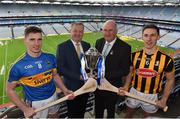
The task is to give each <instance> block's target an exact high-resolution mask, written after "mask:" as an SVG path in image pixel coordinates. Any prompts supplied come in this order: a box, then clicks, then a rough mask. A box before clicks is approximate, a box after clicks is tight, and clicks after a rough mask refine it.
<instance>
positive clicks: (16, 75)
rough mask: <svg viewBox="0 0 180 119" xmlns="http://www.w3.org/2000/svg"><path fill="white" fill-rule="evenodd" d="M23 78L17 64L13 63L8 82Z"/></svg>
mask: <svg viewBox="0 0 180 119" xmlns="http://www.w3.org/2000/svg"><path fill="white" fill-rule="evenodd" d="M20 78H21V75H20V72H19V70H18V68H17V66H16V65H13V66H12V68H11V69H10V72H9V78H8V82H12V81H18V80H19V79H20Z"/></svg>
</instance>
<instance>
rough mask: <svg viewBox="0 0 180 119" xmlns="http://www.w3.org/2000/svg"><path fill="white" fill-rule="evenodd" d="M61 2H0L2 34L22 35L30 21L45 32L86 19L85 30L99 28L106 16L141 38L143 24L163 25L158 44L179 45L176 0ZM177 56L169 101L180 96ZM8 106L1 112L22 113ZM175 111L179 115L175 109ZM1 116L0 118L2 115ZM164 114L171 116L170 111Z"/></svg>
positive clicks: (120, 29) (59, 30)
mask: <svg viewBox="0 0 180 119" xmlns="http://www.w3.org/2000/svg"><path fill="white" fill-rule="evenodd" d="M46 1H48V0H46ZM52 1H53V0H52ZM0 2H1V1H0ZM56 2H57V1H56ZM58 3H59V4H41V3H37V4H30V3H24V4H16V3H0V38H1V39H4V38H13V39H15V38H18V37H22V36H23V31H24V29H25V27H26V26H27V25H38V26H39V27H41V28H42V29H43V31H44V33H43V34H44V35H45V36H47V35H49V34H64V33H69V30H70V23H71V22H74V21H81V22H84V25H85V32H98V31H100V30H101V28H102V24H103V22H104V21H105V20H107V19H115V20H116V21H117V22H118V34H120V35H122V36H128V37H132V38H135V39H136V40H140V39H141V34H142V33H141V30H142V27H143V25H144V24H146V23H155V24H157V25H158V26H159V27H161V38H160V40H159V41H158V45H160V46H163V47H170V48H173V49H180V35H179V34H180V7H179V6H180V4H179V3H177V2H175V3H174V4H171V5H166V4H165V3H162V4H159V3H157V4H158V5H156V3H148V2H147V3H144V2H143V3H142V4H140V3H125V2H123V3H121V2H119V3H115V4H113V3H110V4H109V5H107V4H103V3H98V2H85V3H83V2H82V1H81V2H77V1H75V2H74V1H73V0H71V1H69V2H67V1H66V0H65V1H62V4H61V0H60V2H58ZM83 4H87V5H83ZM117 4H118V5H117ZM136 4H138V5H136ZM168 4H169V3H168ZM52 6H53V7H52ZM9 8H11V9H9ZM32 8H33V9H32ZM174 59H175V67H176V72H175V73H176V74H175V78H176V87H175V88H174V89H173V91H172V94H171V98H170V99H169V104H170V103H171V102H173V101H174V100H175V99H176V98H177V97H178V96H180V82H179V81H180V80H179V79H180V67H179V66H180V56H179V55H178V54H177V55H175V56H174ZM60 96H62V95H60ZM93 97H94V95H93V94H91V95H90V98H89V102H88V104H89V106H88V107H87V111H89V110H92V109H93V106H92V104H93ZM122 105H124V103H122ZM122 105H121V104H118V107H117V110H121V109H122V108H124V107H123V106H122ZM174 105H175V104H174V103H173V106H174ZM9 110H11V111H9ZM9 110H8V109H4V108H3V109H1V110H0V112H3V115H4V116H5V115H6V114H8V117H9V118H13V117H14V118H16V116H17V115H18V116H17V117H20V116H19V115H21V116H23V115H22V113H21V112H20V111H19V110H18V109H17V108H15V107H13V108H9ZM9 112H10V113H9ZM59 112H60V117H66V114H67V107H66V104H65V103H62V104H61V108H60V110H59ZM0 114H1V113H0ZM163 114H164V113H163ZM163 114H162V115H163ZM3 115H1V116H3ZM90 115H91V113H90ZM162 115H161V116H162ZM172 115H173V117H177V114H176V113H175V114H174V113H172ZM1 116H0V118H2V117H1ZM91 116H92V115H91ZM91 116H90V117H91ZM163 116H164V117H168V115H163ZM171 117H172V116H171Z"/></svg>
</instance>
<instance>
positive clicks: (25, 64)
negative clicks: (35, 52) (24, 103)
mask: <svg viewBox="0 0 180 119" xmlns="http://www.w3.org/2000/svg"><path fill="white" fill-rule="evenodd" d="M56 67H57V65H56V58H55V56H54V55H52V54H48V53H43V52H42V53H41V55H40V56H39V57H36V58H34V57H31V56H30V55H29V54H28V53H26V54H25V55H24V56H23V57H22V58H21V59H20V60H18V61H17V62H16V63H15V64H14V65H13V66H12V68H11V69H10V72H9V79H8V82H15V83H19V84H20V85H21V86H22V87H23V91H24V94H25V99H26V100H28V101H37V100H44V99H47V98H49V97H51V96H52V95H53V94H54V92H55V83H54V80H53V74H52V72H53V70H56Z"/></svg>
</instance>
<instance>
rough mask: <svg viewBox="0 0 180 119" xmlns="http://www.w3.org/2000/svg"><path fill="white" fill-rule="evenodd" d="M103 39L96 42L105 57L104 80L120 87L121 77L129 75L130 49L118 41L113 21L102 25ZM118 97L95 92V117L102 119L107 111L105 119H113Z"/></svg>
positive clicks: (106, 92) (101, 91)
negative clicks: (106, 118)
mask: <svg viewBox="0 0 180 119" xmlns="http://www.w3.org/2000/svg"><path fill="white" fill-rule="evenodd" d="M102 31H103V35H104V38H101V39H98V40H97V41H96V48H97V50H98V51H99V52H100V53H101V54H102V55H103V56H104V57H105V78H106V79H107V80H108V81H109V82H110V83H111V84H112V85H114V86H116V87H121V86H122V77H123V76H126V75H127V74H128V73H129V69H130V55H131V47H130V46H129V45H128V44H127V43H125V42H124V41H122V40H120V39H119V38H118V37H117V36H116V34H117V24H116V22H115V21H113V20H108V21H106V22H105V23H104V25H103V28H102ZM117 99H118V95H117V94H116V93H113V92H108V91H104V90H98V89H97V90H96V92H95V117H96V118H103V114H104V110H105V109H107V117H108V118H114V116H115V104H116V102H117Z"/></svg>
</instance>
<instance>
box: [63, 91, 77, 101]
mask: <svg viewBox="0 0 180 119" xmlns="http://www.w3.org/2000/svg"><path fill="white" fill-rule="evenodd" d="M63 93H64V95H65V96H66V95H70V96H68V100H73V99H74V98H75V96H74V93H73V91H71V90H68V89H67V90H65V91H64V92H63Z"/></svg>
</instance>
